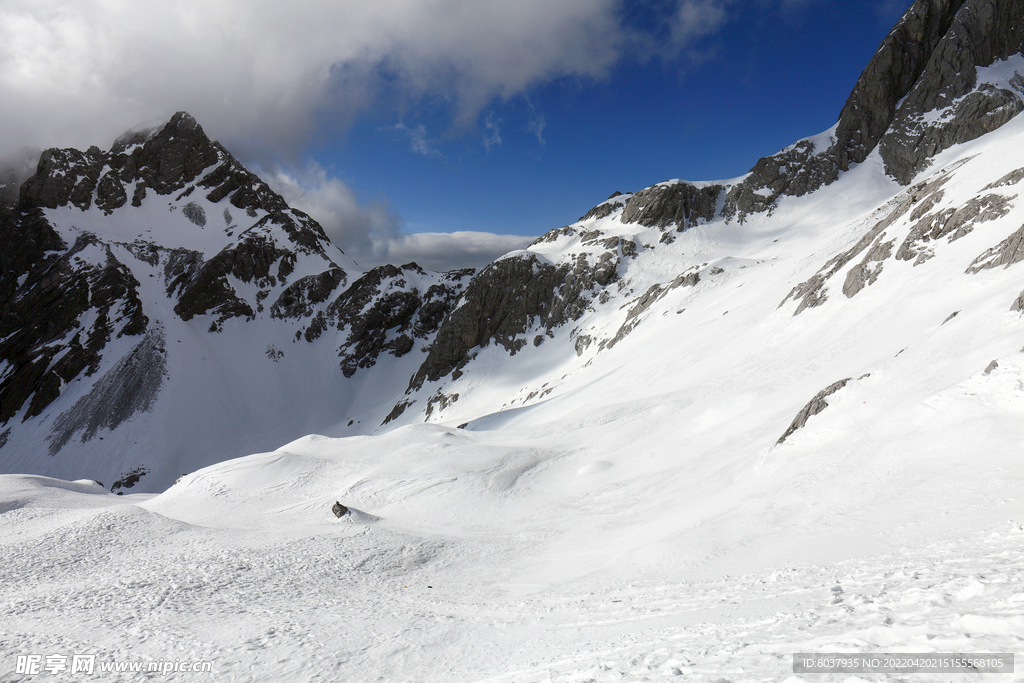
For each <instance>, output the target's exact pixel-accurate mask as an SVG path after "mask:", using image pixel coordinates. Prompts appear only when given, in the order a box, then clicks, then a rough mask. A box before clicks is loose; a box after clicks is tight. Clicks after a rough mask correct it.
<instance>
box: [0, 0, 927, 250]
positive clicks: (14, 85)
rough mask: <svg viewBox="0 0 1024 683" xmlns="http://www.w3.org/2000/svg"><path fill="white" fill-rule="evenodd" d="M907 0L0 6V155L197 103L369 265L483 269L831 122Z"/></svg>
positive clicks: (171, 0) (69, 143)
mask: <svg viewBox="0 0 1024 683" xmlns="http://www.w3.org/2000/svg"><path fill="white" fill-rule="evenodd" d="M909 5H910V0H858V1H857V2H847V1H843V0H839V1H836V0H516V1H515V2H510V1H509V0H472V1H470V2H467V1H466V0H379V1H378V2H375V3H367V2H365V0H291V1H290V2H287V3H286V2H282V1H281V0H168V2H162V3H124V2H123V1H122V0H45V2H38V3H15V2H7V1H6V0H0V89H2V91H3V92H4V93H5V102H4V104H3V105H2V106H0V157H4V156H8V155H11V154H12V153H15V152H16V151H17V150H18V149H20V148H22V147H24V146H30V147H36V148H40V149H45V148H47V147H54V146H58V147H78V148H80V149H84V148H86V147H88V146H89V145H93V144H96V145H98V146H100V147H104V148H105V147H109V145H110V143H111V142H112V141H113V139H115V138H116V137H117V136H118V135H119V134H120V133H122V132H123V131H125V130H126V129H129V128H131V127H135V126H138V125H140V124H144V123H155V122H159V121H162V120H166V119H167V118H169V117H170V115H171V114H173V113H174V112H175V111H179V110H185V111H188V112H190V113H192V114H193V115H194V116H195V117H196V118H197V119H198V120H199V122H200V123H201V124H202V125H203V127H204V128H205V129H206V131H207V132H208V133H209V134H210V135H211V137H214V138H215V139H218V140H220V141H221V142H222V143H224V144H225V145H226V146H227V147H228V149H229V150H231V151H232V152H233V153H234V154H235V155H236V156H238V157H239V158H240V159H241V160H242V161H243V162H244V163H246V164H247V165H249V166H250V168H253V169H254V170H257V171H258V172H259V173H260V174H261V175H262V176H263V177H264V178H265V179H266V180H268V181H269V182H271V184H272V185H273V186H274V187H275V188H276V189H278V191H280V192H281V193H282V194H283V195H284V196H285V198H286V199H287V200H288V201H289V202H290V203H292V205H293V206H296V207H297V208H301V209H304V210H306V211H307V212H309V213H310V214H311V215H313V216H314V217H316V218H317V219H318V220H320V221H321V223H322V224H323V225H324V227H325V229H326V230H327V231H328V233H329V234H330V235H331V236H332V238H333V239H334V240H335V242H336V243H338V244H339V245H340V246H342V248H344V249H345V250H346V251H347V252H348V253H349V254H350V255H352V256H354V257H355V258H356V259H357V260H358V261H359V262H360V264H362V265H365V266H369V265H374V264H376V263H380V262H384V261H392V262H394V261H399V262H405V261H406V260H412V259H416V260H418V261H420V262H421V263H423V264H424V265H426V266H428V267H434V268H443V267H449V266H459V265H481V264H482V263H486V262H487V261H488V260H490V259H491V258H494V257H495V256H497V255H498V254H500V253H502V252H503V251H504V250H508V249H511V248H518V247H521V246H522V245H523V244H524V243H525V242H526V241H528V240H526V239H525V238H526V237H528V236H536V235H540V234H542V233H544V232H546V231H547V230H550V229H552V228H557V227H560V226H562V225H564V224H567V223H571V222H572V221H574V220H575V219H576V218H578V217H579V216H580V215H582V214H583V213H584V212H586V211H587V210H588V209H589V208H590V207H591V206H593V205H594V204H596V203H598V202H600V201H602V200H603V199H605V198H606V197H607V196H608V195H609V194H611V193H612V192H613V191H616V190H620V191H630V190H637V189H640V188H642V187H645V186H648V185H651V184H653V183H656V182H659V181H662V180H667V179H671V178H683V179H689V180H716V179H724V178H730V177H735V176H738V175H741V174H743V173H744V172H746V171H747V170H748V169H749V168H750V167H751V166H752V165H753V164H754V163H755V162H756V160H757V159H758V158H759V157H761V156H764V155H767V154H772V153H774V152H776V151H778V150H779V149H781V148H783V147H785V146H786V145H788V144H790V143H792V142H794V141H796V140H797V139H799V138H802V137H806V136H809V135H814V134H816V133H819V132H821V131H823V130H825V129H827V128H829V127H830V126H831V125H832V124H833V123H834V122H835V120H836V118H837V116H838V114H839V111H840V109H841V107H842V105H843V102H844V101H845V99H846V97H847V96H848V95H849V92H850V90H851V89H852V87H853V85H854V83H855V81H856V79H857V76H858V75H859V73H860V72H861V70H862V69H863V67H864V66H865V65H866V63H867V61H868V60H869V59H870V57H871V55H872V54H873V53H874V51H875V49H876V48H877V46H878V44H879V43H880V42H881V40H882V38H883V37H884V36H885V35H886V33H887V32H888V31H889V29H890V28H891V27H892V26H893V24H894V23H895V22H896V21H897V19H898V18H899V16H900V15H901V14H902V13H903V12H904V11H905V10H906V8H907V7H909ZM415 233H419V235H418V236H417V237H414V238H412V237H409V235H410V234H415ZM449 233H455V235H454V236H451V235H449ZM500 235H505V236H512V237H499V236H500Z"/></svg>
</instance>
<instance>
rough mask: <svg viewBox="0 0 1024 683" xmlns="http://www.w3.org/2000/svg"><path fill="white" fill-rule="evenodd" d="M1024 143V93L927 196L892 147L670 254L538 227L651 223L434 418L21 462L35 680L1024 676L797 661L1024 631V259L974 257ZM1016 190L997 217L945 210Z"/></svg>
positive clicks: (0, 486) (6, 632)
mask: <svg viewBox="0 0 1024 683" xmlns="http://www.w3.org/2000/svg"><path fill="white" fill-rule="evenodd" d="M1022 143H1024V120H1021V119H1020V117H1018V118H1017V119H1015V120H1014V121H1012V122H1011V123H1009V124H1007V125H1006V126H1004V127H1003V128H1001V129H999V130H998V131H996V132H994V133H992V134H989V135H987V136H985V137H984V138H981V139H979V140H976V141H974V142H972V143H968V144H964V145H960V146H957V147H954V148H951V149H949V150H947V151H945V152H943V154H942V155H940V156H939V157H937V158H936V159H935V160H934V162H933V164H932V166H931V167H930V168H929V169H928V171H926V172H925V173H924V174H922V175H921V176H919V178H918V180H917V183H916V184H915V185H914V186H912V187H910V188H901V187H899V186H897V185H895V184H894V183H892V182H891V181H889V180H888V179H886V177H885V176H884V173H883V171H882V168H881V163H880V162H879V161H878V159H877V158H876V157H872V158H869V160H868V161H866V162H865V163H864V164H862V165H860V166H858V167H856V168H855V169H853V170H851V171H850V172H849V173H847V174H845V175H844V176H843V178H841V179H840V181H838V182H837V183H835V184H833V185H832V186H830V187H828V188H826V189H823V190H820V191H818V192H816V193H814V194H811V195H808V196H805V197H802V198H788V199H784V200H783V201H782V202H781V203H780V205H779V206H778V207H777V209H776V210H775V211H774V212H773V213H772V214H771V215H752V216H750V217H749V218H748V219H747V221H746V222H745V223H743V224H740V223H738V222H734V223H724V222H721V221H719V222H713V223H710V224H707V225H700V226H697V227H694V228H692V229H689V230H687V231H686V232H683V233H679V234H678V235H677V237H676V239H675V241H674V242H672V243H671V244H662V245H660V246H658V247H657V248H654V247H647V246H646V245H648V244H652V245H653V244H658V239H659V236H660V234H662V233H661V232H660V231H659V229H657V228H644V227H642V226H638V225H625V224H622V223H621V222H619V221H617V220H616V217H617V215H618V214H615V213H613V214H610V215H608V216H606V217H604V218H597V219H589V220H588V221H585V222H584V223H581V224H579V225H577V226H570V228H572V230H570V231H563V232H562V233H560V234H561V236H560V237H558V240H559V241H553V242H541V243H538V244H537V245H534V246H533V247H531V248H530V250H529V251H531V252H535V253H538V254H539V255H541V256H542V257H543V258H544V259H547V260H548V261H551V262H553V263H555V262H558V261H559V260H560V259H564V258H570V257H571V255H572V254H573V253H577V252H579V251H580V250H581V249H583V248H584V247H585V245H583V244H582V241H583V240H582V239H581V237H580V234H581V233H585V232H587V231H593V230H600V231H602V233H603V234H605V235H610V236H615V235H617V236H625V237H628V238H629V239H631V240H632V241H633V242H634V244H635V245H636V247H637V249H636V251H637V256H636V257H635V259H624V260H623V261H622V265H621V266H620V267H621V270H620V273H619V281H618V282H619V284H618V285H617V286H616V287H614V288H612V289H613V293H612V294H611V296H610V297H609V298H608V299H607V300H605V301H604V302H600V301H597V302H596V303H595V304H594V305H593V307H592V309H591V310H589V311H587V312H586V313H585V315H584V316H583V317H582V318H580V319H579V320H578V321H576V322H575V323H574V324H573V326H572V327H573V329H562V330H559V331H557V332H556V333H555V334H554V335H553V336H549V337H546V338H545V339H543V340H542V343H541V344H540V345H538V346H534V345H533V344H528V345H527V346H526V347H524V348H523V350H521V351H519V352H518V353H516V354H515V355H514V356H511V357H510V356H509V355H508V353H507V352H506V351H505V350H504V349H502V348H499V347H497V346H496V345H492V346H488V347H485V348H482V349H479V351H478V354H477V356H476V358H475V360H473V361H472V362H471V363H470V364H469V365H467V366H466V368H465V372H464V373H463V374H462V376H461V377H458V378H457V379H451V378H450V377H446V378H442V379H441V380H439V381H437V382H434V383H428V384H427V385H425V386H424V388H423V389H421V390H420V392H419V393H416V392H413V393H412V394H410V396H411V397H412V398H414V399H417V400H422V399H425V398H426V397H427V396H431V395H434V394H435V393H436V392H437V391H439V390H440V391H441V392H442V393H443V394H445V395H447V396H453V395H454V394H458V398H457V400H453V401H451V402H450V403H447V404H444V403H437V404H435V410H434V411H433V412H432V414H431V416H430V417H429V418H427V419H426V421H424V417H423V415H424V414H423V413H422V412H417V411H415V410H410V411H407V412H406V413H404V414H403V415H402V416H400V418H399V419H398V420H397V421H395V422H394V423H392V424H389V425H387V426H386V427H383V428H379V429H378V430H377V432H378V433H376V434H373V435H369V434H364V435H356V436H349V437H345V438H328V437H326V436H307V437H305V438H302V439H299V440H297V441H294V442H292V443H289V444H287V445H285V446H282V447H281V448H280V449H278V450H276V451H273V452H270V453H262V454H257V455H251V456H248V457H245V458H240V459H235V460H230V461H227V462H223V463H220V464H217V465H213V466H210V467H207V468H204V469H201V470H199V471H196V472H193V473H191V474H188V475H186V476H184V477H182V478H181V479H180V480H179V481H178V482H177V483H176V484H175V485H174V486H173V487H171V488H170V489H169V490H167V491H166V492H164V493H162V494H160V495H156V496H148V495H141V494H137V495H129V496H125V497H117V496H113V495H110V494H107V493H105V492H104V491H103V490H102V489H100V488H99V487H96V486H93V485H91V484H89V483H88V482H76V483H67V482H61V481H59V480H53V479H46V478H42V477H34V476H27V475H5V476H3V477H0V510H2V519H3V523H4V529H5V533H4V534H3V535H2V538H0V545H2V546H3V557H4V559H5V562H4V563H3V566H2V567H0V574H2V576H3V581H2V582H0V586H3V588H2V589H0V591H2V600H0V605H4V606H5V607H4V620H3V622H2V625H0V653H2V655H3V656H2V662H3V666H4V667H6V668H5V669H3V673H2V674H0V676H3V677H4V680H30V677H27V676H22V677H19V676H18V675H17V674H15V673H11V672H12V671H13V670H14V665H15V661H16V655H18V654H29V653H36V652H38V653H40V654H52V653H58V654H61V653H63V654H68V655H70V654H72V653H78V652H82V653H95V654H97V655H98V661H100V662H103V661H107V662H113V661H123V660H124V661H127V660H131V661H150V660H163V661H166V660H175V659H178V660H183V661H184V660H188V661H199V660H211V661H212V662H213V666H214V669H215V674H214V678H215V679H216V680H238V681H249V680H252V681H255V680H311V681H312V680H338V679H343V680H348V681H436V680H445V681H449V680H450V681H494V682H498V681H502V682H511V681H515V682H517V683H520V682H524V681H538V682H540V681H559V682H563V681H564V682H573V683H583V682H584V681H600V682H602V683H603V682H604V681H663V680H674V679H677V680H699V681H700V680H706V681H716V680H721V679H725V680H728V681H732V682H734V683H736V682H739V681H765V680H791V681H797V680H806V681H811V680H813V681H857V680H915V681H950V680H965V681H966V680H971V681H989V680H991V681H996V680H1001V681H1016V680H1020V675H1019V674H1016V675H1015V674H987V675H980V676H979V675H966V674H963V675H962V674H942V675H940V674H934V675H931V674H929V675H915V676H913V677H911V678H910V679H906V678H904V677H900V676H895V675H893V676H886V675H868V674H864V675H861V676H860V677H856V676H851V675H849V674H842V675H839V674H836V675H821V674H815V675H796V674H793V673H792V655H793V653H795V652H804V651H816V652H829V651H840V652H964V653H981V652H1014V651H1015V650H1021V648H1020V644H1021V641H1022V638H1024V620H1022V617H1021V616H1020V614H1021V609H1022V606H1024V589H1022V588H1021V586H1022V585H1024V573H1022V570H1024V564H1022V562H1021V560H1020V548H1021V542H1022V539H1024V531H1022V524H1021V523H1022V522H1024V496H1022V494H1021V491H1024V469H1022V468H1021V467H1020V458H1021V449H1022V447H1024V419H1022V418H1024V349H1022V348H1021V347H1022V345H1024V318H1022V315H1021V313H1020V312H1019V311H1016V310H1012V308H1013V304H1014V301H1015V299H1016V298H1017V297H1018V295H1019V293H1020V292H1021V289H1022V288H1024V280H1022V278H1021V272H1022V271H1021V268H1022V266H1021V265H1020V264H1019V263H1017V264H1010V265H1008V266H1006V267H997V268H987V269H981V270H978V271H977V272H968V271H970V270H971V268H972V265H974V266H977V264H978V263H981V262H985V258H988V257H985V258H982V259H981V261H979V257H983V256H985V254H987V253H988V251H987V250H990V249H992V248H994V247H998V245H1000V244H1001V243H1003V241H1004V240H1006V239H1007V238H1008V237H1009V236H1011V235H1012V234H1013V233H1014V232H1015V231H1017V230H1018V229H1019V228H1020V226H1021V225H1022V223H1024V206H1022V205H1021V200H1020V198H1019V197H1018V193H1019V192H1020V185H1019V184H1018V183H1014V182H1007V183H1003V184H1000V180H1001V179H1003V178H1006V177H1008V175H1011V174H1012V172H1013V171H1015V170H1016V169H1018V168H1019V167H1020V166H1021V161H1020V156H1019V153H1018V152H1017V150H1019V149H1021V147H1022ZM1022 177H1024V175H1022ZM992 193H996V194H998V195H1000V196H1001V197H1003V200H1002V201H1001V202H996V204H993V205H992V206H995V207H996V208H997V209H998V210H996V211H993V212H989V213H985V212H980V213H979V214H978V215H976V216H975V219H972V220H971V221H968V222H967V223H965V224H963V225H967V227H968V228H969V229H964V230H958V231H957V232H953V233H948V234H943V235H939V236H937V237H935V236H934V235H935V234H937V233H927V235H925V233H923V232H921V230H922V228H921V226H922V225H924V223H922V221H926V223H927V225H932V223H928V222H927V221H930V220H932V219H929V218H928V216H931V215H933V214H935V215H944V216H945V215H946V214H943V213H942V212H943V211H945V210H946V208H947V207H948V208H957V207H962V206H965V205H967V204H968V203H970V201H971V200H972V199H974V198H977V197H979V196H987V195H988V194H992ZM993 201H994V200H993ZM901 207H902V208H901ZM950 215H951V214H950ZM894 216H895V218H894ZM889 219H891V220H889ZM926 219H927V220H926ZM935 220H936V221H937V220H938V219H935ZM880 225H881V226H882V227H881V228H879V226H880ZM943 225H945V223H943ZM963 225H961V226H960V227H963ZM915 230H917V232H915ZM865 235H870V238H871V239H869V240H866V241H864V236H865ZM923 235H924V236H923ZM928 235H931V236H928ZM890 242H891V245H890V246H889V247H888V248H883V247H884V245H886V244H887V243H890ZM858 243H861V244H863V245H864V246H865V248H864V249H863V250H861V251H858V252H857V253H856V254H854V255H853V256H852V257H850V258H848V259H847V260H846V261H842V259H840V260H839V261H836V260H834V258H835V257H836V256H837V255H842V254H844V253H847V252H849V250H850V249H851V248H852V247H855V246H856V245H857V244H858ZM904 243H906V244H907V245H908V246H907V253H908V254H909V258H905V259H900V258H898V254H899V253H900V252H899V249H900V247H901V246H902V245H903V244H904ZM879 245H881V246H879ZM875 247H879V248H878V249H875ZM872 254H873V255H874V258H870V256H871V255H872ZM922 254H923V255H924V256H923V257H922ZM567 255H568V256H567ZM509 258H529V254H528V253H527V254H526V255H522V254H520V255H512V256H510V257H509ZM990 260H991V259H990ZM830 263H832V264H836V263H839V264H840V265H839V266H838V267H837V268H834V269H833V268H832V267H831V266H828V264H830ZM855 268H861V269H862V270H863V272H864V273H867V275H866V276H865V277H863V278H861V279H862V280H863V284H862V286H861V287H860V288H859V289H857V288H853V289H850V291H851V292H853V293H852V294H849V295H847V294H845V293H844V291H843V290H844V287H846V285H847V283H849V282H851V281H854V280H857V278H856V277H855V276H856V275H857V273H854V276H850V275H849V273H851V271H853V270H854V269H855ZM689 272H696V273H698V274H699V281H697V282H696V284H694V285H693V286H689V285H679V286H676V287H670V286H669V285H670V284H671V283H672V282H674V281H675V279H676V278H677V277H678V276H680V275H684V274H686V273H689ZM857 272H858V273H859V272H861V271H857ZM829 273H831V274H829ZM816 274H823V275H822V278H821V279H820V281H815V280H814V276H815V275H816ZM807 282H812V283H813V282H817V284H818V285H819V286H818V289H814V288H813V287H804V288H803V289H801V288H800V287H801V285H802V284H803V283H807ZM655 285H657V286H658V288H657V289H652V288H653V287H654V286H655ZM794 289H796V290H797V291H796V293H794ZM854 289H855V290H856V291H854ZM809 291H814V292H817V293H818V295H817V296H816V298H814V299H813V300H814V302H815V303H814V305H807V306H805V307H804V308H803V310H801V311H800V312H799V313H797V312H796V310H797V308H799V307H800V302H801V301H805V299H803V298H802V297H803V296H804V295H805V294H806V293H807V292H809ZM652 292H653V293H652ZM645 295H646V296H645ZM631 313H632V315H631ZM954 313H956V315H953V314H954ZM630 323H632V324H630ZM624 325H625V326H627V327H628V329H627V331H626V332H625V333H622V334H620V332H621V331H622V330H623V326H624ZM567 327H568V326H567ZM536 332H537V330H530V331H528V332H527V333H526V334H525V337H526V338H528V339H531V340H532V339H533V336H534V334H535V333H536ZM583 335H586V336H589V337H591V342H590V344H589V345H587V344H578V343H577V342H578V340H579V339H580V337H581V336H583ZM601 341H605V342H606V343H605V344H604V346H603V347H602V346H601V343H600V342H601ZM612 341H614V343H610V342H612ZM253 353H256V351H253ZM992 361H996V362H995V363H992ZM239 362H240V366H239V368H241V367H243V366H244V365H245V363H247V362H248V361H247V360H245V359H243V360H240V361H239ZM844 379H848V380H849V381H848V382H847V383H846V384H845V385H844V386H842V388H839V389H838V390H836V391H834V392H833V393H831V394H830V395H828V396H826V397H825V399H824V400H825V402H826V403H827V404H828V405H827V406H826V407H825V408H824V410H822V411H821V412H819V413H816V414H811V415H810V416H809V417H808V418H807V419H806V424H805V425H804V426H803V427H802V428H800V429H798V430H796V431H794V432H792V433H790V434H789V435H788V436H787V437H786V438H785V440H784V441H781V442H780V438H781V437H782V436H783V434H785V433H786V432H787V431H788V427H789V426H790V424H791V422H792V421H793V419H794V417H795V416H796V415H797V413H798V412H799V411H800V409H801V408H802V407H803V406H805V405H806V404H808V402H809V401H811V399H812V398H814V397H815V395H816V394H818V393H819V392H821V391H822V390H823V389H825V388H827V387H830V386H832V385H834V384H835V383H836V382H837V381H839V380H844ZM367 391H368V392H371V393H370V394H367V396H368V397H369V398H368V399H367V400H370V401H372V400H380V397H381V396H383V393H372V392H375V391H376V390H375V389H371V388H367ZM460 425H463V428H459V426H460ZM352 428H358V427H355V426H353V427H352ZM336 500H337V501H341V502H343V503H344V504H345V505H347V506H349V507H350V512H349V514H347V515H346V516H343V517H342V518H340V519H336V518H335V517H334V516H333V515H332V514H331V512H330V507H331V505H332V504H333V503H334V501H336ZM1021 666H1024V661H1021V660H1020V658H1019V657H1018V661H1017V667H1018V670H1019V668H1020V667H1021ZM207 676H208V675H207ZM179 677H181V678H184V679H188V676H185V675H179ZM195 677H196V678H200V677H201V675H196V676H195ZM129 678H132V677H131V676H130V675H127V674H125V675H122V676H120V678H119V677H118V675H114V674H110V675H109V680H129ZM31 680H66V677H65V676H63V675H62V674H56V675H53V676H48V675H42V676H38V677H31ZM133 680H134V679H133Z"/></svg>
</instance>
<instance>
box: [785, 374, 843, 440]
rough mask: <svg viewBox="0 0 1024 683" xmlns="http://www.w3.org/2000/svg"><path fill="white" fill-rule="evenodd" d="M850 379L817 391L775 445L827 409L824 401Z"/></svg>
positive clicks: (826, 403)
mask: <svg viewBox="0 0 1024 683" xmlns="http://www.w3.org/2000/svg"><path fill="white" fill-rule="evenodd" d="M851 379H852V378H851V377H847V378H846V379H841V380H839V381H838V382H836V383H834V384H830V385H829V386H828V387H826V388H825V389H822V390H821V391H819V392H818V393H817V394H816V395H815V396H814V398H812V399H811V400H810V402H809V403H808V404H807V405H805V406H804V407H803V408H801V409H800V412H799V413H797V414H796V417H795V418H794V419H793V423H792V424H790V425H789V429H787V430H786V433H785V434H783V435H782V436H781V437H779V440H778V441H777V442H775V443H776V445H779V444H781V443H782V442H783V441H785V440H786V439H788V438H789V437H790V436H792V435H793V432H795V431H796V430H798V429H801V428H802V427H803V426H804V425H806V424H807V420H808V419H810V418H811V417H813V416H814V415H817V414H818V413H820V412H821V411H823V410H825V408H828V402H827V401H825V399H826V398H828V397H829V396H831V395H832V394H834V393H836V392H837V391H839V390H840V389H842V388H843V387H845V386H846V385H847V383H848V382H849V381H850V380H851Z"/></svg>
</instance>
